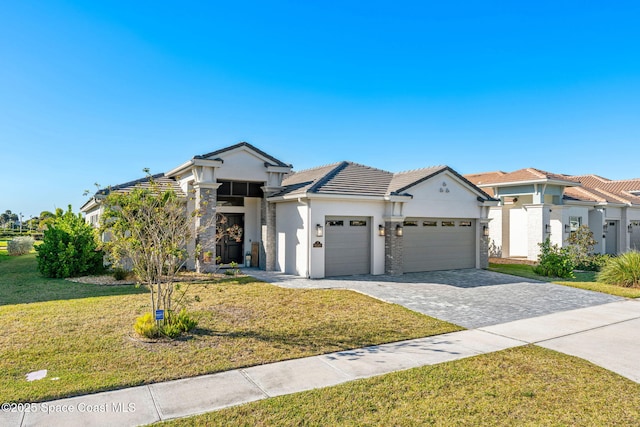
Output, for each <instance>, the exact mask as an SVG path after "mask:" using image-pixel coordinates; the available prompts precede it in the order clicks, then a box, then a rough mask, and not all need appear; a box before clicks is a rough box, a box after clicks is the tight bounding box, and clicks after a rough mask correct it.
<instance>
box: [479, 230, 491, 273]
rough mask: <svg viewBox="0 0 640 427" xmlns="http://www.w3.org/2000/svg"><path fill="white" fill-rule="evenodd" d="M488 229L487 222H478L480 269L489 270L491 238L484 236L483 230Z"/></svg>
mask: <svg viewBox="0 0 640 427" xmlns="http://www.w3.org/2000/svg"><path fill="white" fill-rule="evenodd" d="M485 227H489V221H482V220H481V221H480V227H478V230H479V239H478V241H479V242H480V265H479V267H480V268H489V242H491V237H489V236H485V235H484V228H485Z"/></svg>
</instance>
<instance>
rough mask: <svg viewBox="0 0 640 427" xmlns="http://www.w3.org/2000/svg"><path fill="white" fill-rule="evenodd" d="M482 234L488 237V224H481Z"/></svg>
mask: <svg viewBox="0 0 640 427" xmlns="http://www.w3.org/2000/svg"><path fill="white" fill-rule="evenodd" d="M482 235H483V236H484V237H489V226H488V225H483V226H482Z"/></svg>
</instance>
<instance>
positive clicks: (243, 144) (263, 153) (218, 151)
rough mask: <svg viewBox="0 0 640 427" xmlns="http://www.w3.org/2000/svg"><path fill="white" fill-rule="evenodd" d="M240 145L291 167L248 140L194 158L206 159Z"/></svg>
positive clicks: (275, 162)
mask: <svg viewBox="0 0 640 427" xmlns="http://www.w3.org/2000/svg"><path fill="white" fill-rule="evenodd" d="M239 147H247V148H249V149H250V150H253V151H255V152H256V153H258V154H260V155H261V156H262V157H264V158H266V159H268V160H270V161H271V162H273V164H274V165H275V166H282V167H291V165H288V164H286V163H284V162H282V161H280V160H278V159H276V158H275V157H273V156H271V155H269V154H267V153H265V152H264V151H262V150H261V149H259V148H256V147H254V146H253V145H251V144H249V143H248V142H239V143H237V144H235V145H232V146H230V147H225V148H222V149H220V150H216V151H212V152H210V153H207V154H202V155H199V156H195V157H194V159H205V158H207V157H214V156H217V155H218V154H222V153H226V152H227V151H231V150H235V149H236V148H239Z"/></svg>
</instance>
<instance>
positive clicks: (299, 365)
mask: <svg viewBox="0 0 640 427" xmlns="http://www.w3.org/2000/svg"><path fill="white" fill-rule="evenodd" d="M528 343H535V344H538V345H541V346H543V347H547V348H550V349H554V350H558V351H561V352H564V353H568V354H572V355H575V356H578V357H582V358H585V359H587V360H589V361H591V362H593V363H595V364H598V365H600V366H603V367H605V368H607V369H610V370H612V371H614V372H617V373H619V374H620V375H623V376H625V377H627V378H629V379H631V380H633V381H635V382H640V364H638V363H637V355H638V354H640V301H637V300H624V301H618V302H614V303H609V304H604V305H598V306H594V307H589V308H582V309H578V310H572V311H566V312H562V313H554V314H549V315H546V316H542V317H537V318H533V319H525V320H518V321H514V322H510V323H506V324H501V325H494V326H488V327H484V328H480V329H475V330H467V331H461V332H454V333H450V334H444V335H439V336H435V337H429V338H420V339H415V340H410V341H402V342H397V343H390V344H384V345H377V346H372V347H366V348H361V349H356V350H349V351H341V352H337V353H331V354H325V355H321V356H314V357H307V358H303V359H295V360H288V361H284V362H278V363H272V364H268V365H261V366H254V367H251V368H245V369H238V370H233V371H227V372H222V373H219V374H213V375H204V376H201V377H195V378H188V379H184V380H177V381H168V382H163V383H157V384H150V385H146V386H141V387H133V388H128V389H122V390H116V391H110V392H105V393H96V394H92V395H87V396H79V397H73V398H69V399H60V400H56V401H51V402H44V403H38V404H33V405H31V406H30V408H29V409H30V412H24V411H22V412H5V411H3V412H0V425H2V426H9V427H12V426H16V427H17V426H21V427H26V426H54V425H55V426H58V425H64V426H66V427H72V426H136V425H142V424H150V423H153V422H157V421H161V420H168V419H172V418H177V417H185V416H189V415H196V414H200V413H204V412H210V411H215V410H218V409H222V408H225V407H229V406H234V405H240V404H243V403H247V402H251V401H254V400H260V399H265V398H268V397H273V396H278V395H283V394H289V393H296V392H299V391H304V390H309V389H312V388H319V387H327V386H332V385H336V384H340V383H344V382H347V381H352V380H355V379H359V378H365V377H371V376H375V375H382V374H386V373H389V372H393V371H398V370H403V369H409V368H414V367H418V366H424V365H433V364H437V363H443V362H448V361H452V360H456V359H461V358H465V357H471V356H476V355H479V354H483V353H490V352H495V351H499V350H503V349H506V348H510V347H516V346H520V345H524V344H528ZM3 408H4V407H3Z"/></svg>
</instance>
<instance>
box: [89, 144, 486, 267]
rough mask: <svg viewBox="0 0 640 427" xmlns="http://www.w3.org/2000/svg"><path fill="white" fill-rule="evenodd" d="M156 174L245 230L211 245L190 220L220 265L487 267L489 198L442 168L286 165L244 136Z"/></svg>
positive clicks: (94, 208)
mask: <svg viewBox="0 0 640 427" xmlns="http://www.w3.org/2000/svg"><path fill="white" fill-rule="evenodd" d="M154 178H155V179H156V180H158V181H161V182H164V183H169V184H170V185H173V186H174V188H175V189H176V190H177V191H179V192H180V193H183V194H184V195H185V200H187V207H188V209H189V210H190V211H192V210H194V209H196V208H198V209H200V210H201V212H202V215H201V216H200V217H199V221H200V223H201V224H207V223H210V222H211V219H212V218H216V214H217V213H220V214H224V216H225V217H226V218H227V220H228V224H229V225H232V224H238V225H239V226H240V227H241V228H242V229H243V238H242V241H241V242H236V241H235V240H234V241H226V240H223V241H222V242H220V243H219V244H218V245H217V247H216V245H215V244H213V245H212V244H211V243H208V242H211V241H212V240H213V239H212V237H214V236H215V228H214V227H208V228H204V229H203V227H199V226H198V224H196V226H197V229H198V230H200V231H199V233H198V237H197V241H198V242H199V243H200V244H201V245H202V246H203V248H202V249H203V251H213V252H215V254H216V255H218V256H220V257H221V259H222V263H223V264H228V263H230V262H237V263H244V261H245V255H246V254H252V255H253V258H252V260H253V263H254V264H255V263H256V261H257V262H258V265H259V266H260V268H263V269H266V270H275V271H282V272H285V273H290V274H294V275H298V276H304V277H311V278H322V277H327V276H341V275H353V274H384V273H387V274H402V273H403V272H415V271H428V270H444V269H459V268H484V267H486V266H487V265H488V225H487V224H488V214H489V209H490V207H492V206H495V205H497V201H496V200H494V199H492V198H491V197H490V196H489V195H487V193H485V192H484V191H482V190H481V189H479V188H478V187H476V186H475V185H474V184H472V183H471V182H469V181H468V180H467V179H465V178H464V177H462V176H461V175H459V174H458V173H457V172H455V171H454V170H452V169H451V168H449V167H447V166H437V167H431V168H425V169H418V170H413V171H408V172H401V173H395V174H394V173H391V172H387V171H384V170H380V169H375V168H371V167H368V166H364V165H360V164H357V163H351V162H340V163H335V164H331V165H326V166H320V167H317V168H313V169H309V170H304V171H300V172H293V171H292V166H291V165H289V164H286V163H283V162H282V161H280V160H278V159H276V158H274V157H272V156H270V155H268V154H266V153H265V152H263V151H261V150H259V149H257V148H256V147H254V146H252V145H250V144H248V143H246V142H242V143H239V144H236V145H233V146H230V147H227V148H223V149H221V150H217V151H214V152H211V153H208V154H204V155H201V156H196V157H194V158H192V159H191V160H189V161H187V162H186V163H184V164H182V165H180V166H178V167H176V168H175V169H173V170H171V171H169V172H167V173H165V174H160V175H156V176H155V177H154ZM147 182H148V180H146V179H141V180H138V181H132V182H129V183H126V184H122V185H118V186H115V187H111V188H110V191H130V190H131V189H132V188H134V187H135V186H136V185H145V183H147ZM105 191H106V190H101V191H99V192H98V193H96V195H94V197H93V198H92V199H91V200H89V201H88V202H87V203H86V204H85V205H84V206H83V207H82V208H81V210H82V211H83V212H84V213H85V214H86V218H87V221H89V222H91V223H97V222H99V217H100V214H101V206H100V199H101V197H104V194H105ZM187 194H193V197H186V195H187ZM194 247H195V242H193V243H192V244H191V245H190V246H189V249H190V250H193V248H194ZM256 258H258V259H257V260H256ZM198 263H199V264H200V267H201V268H202V269H203V270H211V269H212V268H213V265H212V264H207V263H206V261H204V260H203V259H199V260H198ZM189 267H190V268H195V267H196V265H195V264H193V263H192V264H190V265H189Z"/></svg>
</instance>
